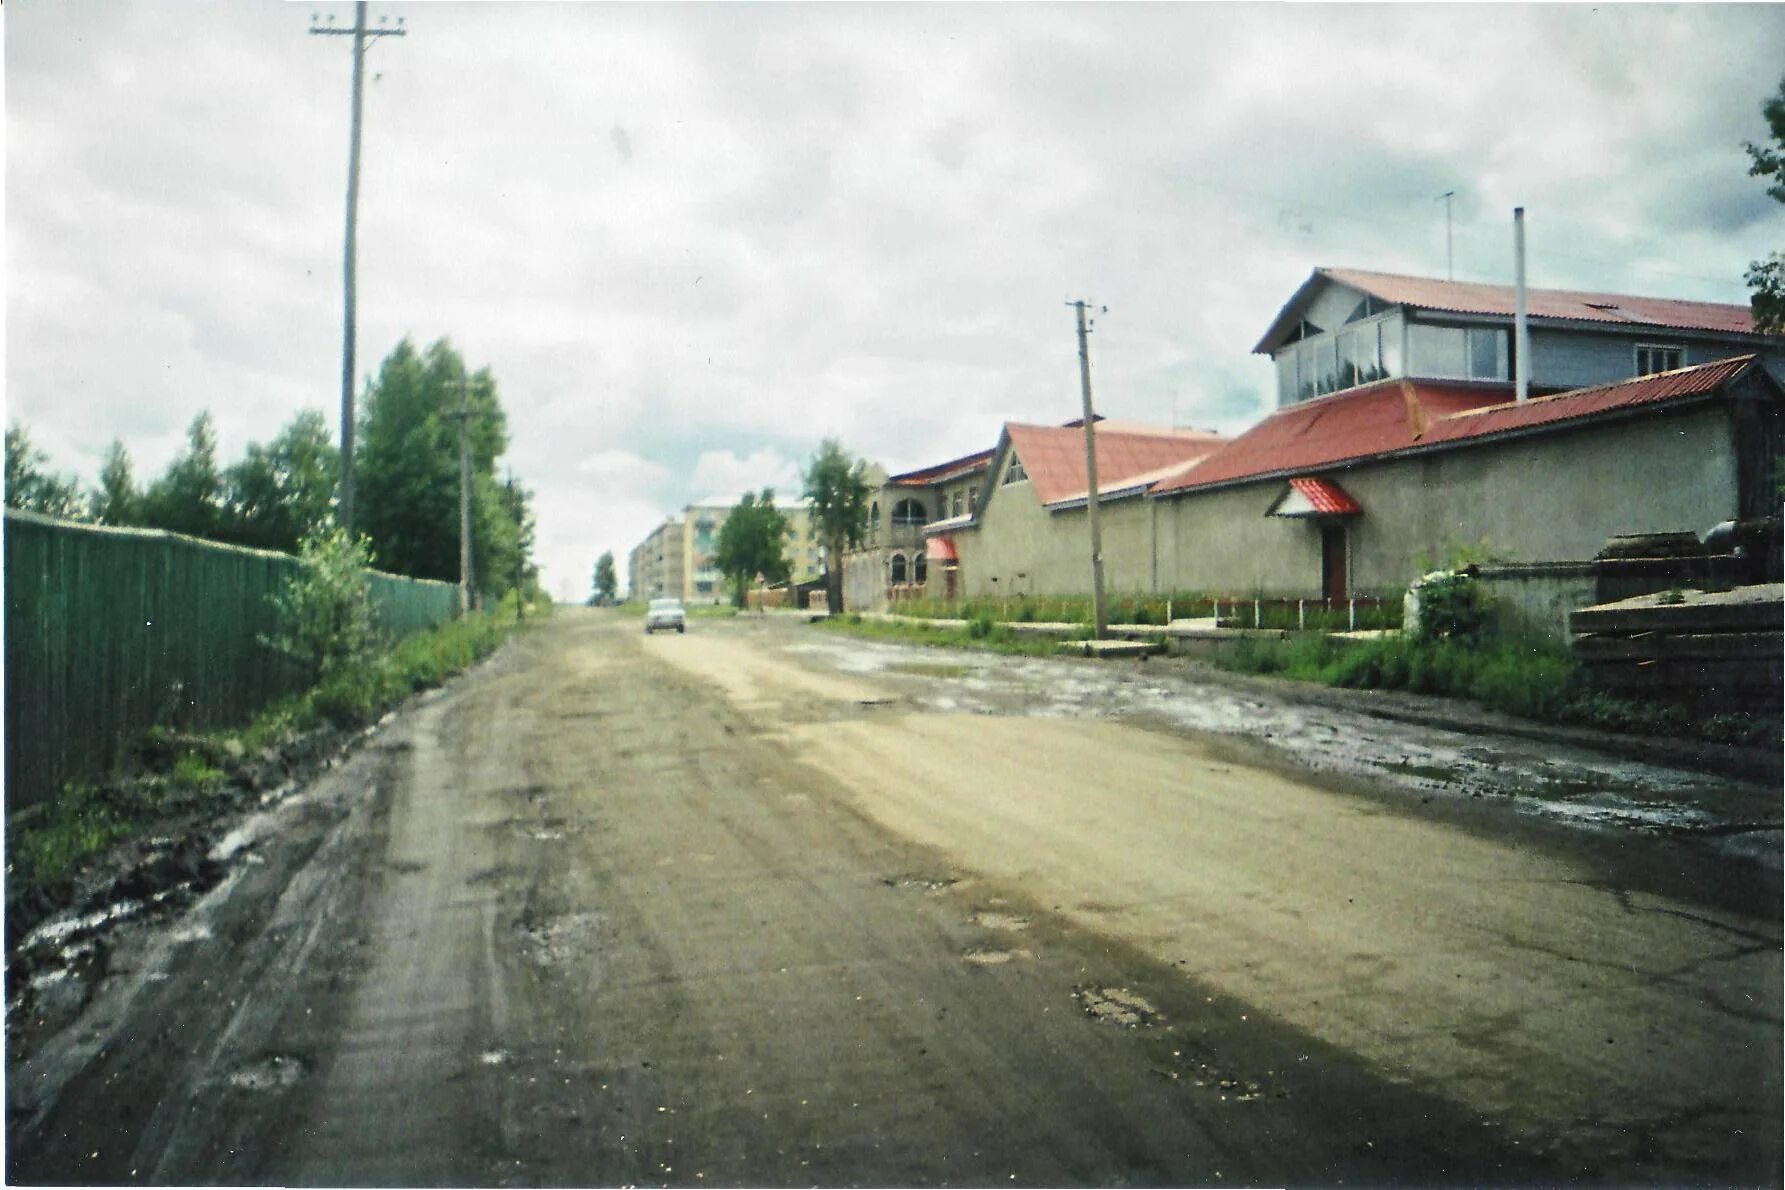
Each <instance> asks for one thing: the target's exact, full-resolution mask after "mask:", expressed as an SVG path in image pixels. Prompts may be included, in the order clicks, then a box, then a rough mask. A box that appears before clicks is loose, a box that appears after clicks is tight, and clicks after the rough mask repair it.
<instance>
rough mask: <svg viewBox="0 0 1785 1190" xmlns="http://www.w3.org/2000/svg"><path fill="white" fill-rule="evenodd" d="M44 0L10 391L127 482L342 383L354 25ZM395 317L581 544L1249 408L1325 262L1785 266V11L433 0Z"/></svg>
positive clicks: (1537, 275) (390, 209)
mask: <svg viewBox="0 0 1785 1190" xmlns="http://www.w3.org/2000/svg"><path fill="white" fill-rule="evenodd" d="M331 12H332V13H333V14H334V16H335V20H336V22H337V23H343V22H351V20H352V6H351V4H348V3H336V4H334V5H333V6H332V7H331V6H329V5H326V4H320V3H308V2H305V3H298V4H283V3H270V2H254V0H228V2H211V3H200V2H193V0H180V2H178V3H175V2H173V0H162V2H153V3H132V2H126V0H83V2H82V3H78V4H72V3H64V2H59V0H11V2H10V3H7V4H6V5H5V8H4V19H5V34H4V37H5V66H6V116H7V118H6V164H7V176H6V249H7V269H6V279H7V280H6V292H7V318H6V331H7V341H6V371H5V376H6V411H7V415H8V417H9V418H15V419H18V420H20V421H22V422H23V423H24V424H25V425H26V427H27V429H28V431H29V432H30V434H31V436H32V437H33V439H34V440H35V442H36V443H37V445H39V446H40V447H42V448H43V449H45V450H46V451H47V452H48V453H49V454H50V456H51V458H52V462H53V465H54V466H55V467H56V468H57V469H59V470H62V471H65V472H72V473H75V474H77V475H78V476H79V477H80V478H81V479H82V480H83V481H84V482H88V483H90V482H92V481H93V480H94V479H95V478H96V476H97V471H98V465H99V459H100V456H101V453H102V452H103V450H104V449H105V447H106V444H107V443H108V442H110V441H111V439H112V438H114V437H117V438H121V439H122V440H123V441H124V443H125V444H126V446H127V447H128V448H129V449H130V451H131V453H132V455H133V457H134V459H135V460H136V464H137V474H138V476H139V478H147V477H152V476H153V475H155V474H158V473H159V472H160V470H161V469H162V468H163V467H165V466H166V464H167V462H168V461H169V460H170V459H171V458H172V457H173V455H174V453H175V452H176V451H177V450H178V448H179V446H180V444H181V441H182V438H183V434H184V430H185V427H186V426H187V424H188V423H189V422H190V421H191V420H192V418H193V416H194V415H195V414H197V413H198V412H199V411H200V410H209V411H210V412H211V413H212V414H213V416H214V417H215V418H216V421H217V424H218V429H219V436H220V439H221V446H222V454H223V456H224V458H225V460H226V461H233V460H235V459H236V458H239V457H240V455H241V452H242V450H243V448H244V447H245V446H246V445H247V444H248V443H249V442H251V441H264V440H266V439H268V438H270V437H272V436H273V435H274V434H276V433H277V432H278V431H279V429H280V428H281V427H282V426H283V425H285V423H287V422H288V421H289V420H290V419H291V417H292V415H293V414H295V413H296V412H297V411H299V410H301V409H304V408H314V409H319V410H322V411H324V412H325V413H326V414H327V416H328V417H329V420H330V422H331V424H333V423H334V421H335V418H336V416H337V410H338V404H339V383H340V381H339V370H340V354H339V353H340V316H341V309H340V307H341V255H340V254H341V231H342V213H343V187H344V182H345V174H346V158H347V151H346V150H347V101H348V91H349V87H348V80H349V70H350V55H349V52H348V39H347V38H342V37H311V36H308V35H307V29H308V28H309V25H310V23H311V16H312V13H320V14H322V17H323V18H324V19H325V20H326V18H327V16H328V14H330V13H331ZM372 13H373V17H372V20H373V23H374V25H376V24H377V23H378V22H379V21H380V20H388V21H390V22H393V23H394V22H395V21H396V20H397V18H398V17H401V18H402V19H403V22H404V28H405V29H406V30H407V36H405V37H403V38H401V39H398V38H386V39H382V40H381V41H380V42H379V43H377V44H376V45H375V46H374V47H373V49H372V50H371V52H370V56H369V58H368V81H367V88H366V121H365V149H364V164H363V174H362V194H361V207H360V264H359V281H360V285H359V301H360V327H359V358H360V365H361V366H360V371H361V372H362V373H369V372H370V371H372V370H373V369H375V368H376V366H377V363H378V361H379V360H380V359H382V358H383V357H384V355H385V354H386V353H388V352H389V351H390V349H391V348H392V346H394V345H395V344H396V342H397V341H398V340H399V339H401V338H402V337H403V336H405V335H407V336H410V337H412V338H413V339H415V340H416V341H417V342H418V343H419V344H423V345H425V344H427V343H430V342H432V341H434V340H435V339H438V338H441V337H445V338H448V339H450V340H451V341H452V343H453V344H454V345H455V346H456V347H458V348H459V349H460V350H461V351H462V352H463V353H464V354H465V355H466V356H467V358H468V359H469V360H470V362H471V363H472V364H473V365H474V366H486V365H487V366H488V367H489V368H490V369H491V370H492V371H493V372H494V374H495V376H496V378H497V382H498V384H499V386H500V390H501V394H502V398H503V401H504V404H505V406H506V408H507V410H508V412H509V426H510V430H511V435H512V443H511V447H510V450H509V454H508V457H507V460H506V463H507V464H508V465H510V466H512V468H513V470H514V472H515V474H516V475H517V476H518V477H519V478H520V479H521V480H522V481H523V482H525V483H526V484H528V485H529V486H531V487H533V488H534V489H536V491H537V493H538V511H539V521H540V538H541V540H540V561H541V562H542V564H543V566H544V569H545V581H546V584H547V588H548V589H549V590H550V591H551V592H552V594H554V595H555V596H558V597H559V598H571V599H581V598H582V597H584V596H585V595H586V594H587V592H588V588H589V575H590V571H591V569H592V567H593V564H594V560H595V558H596V556H597V555H598V554H600V553H601V552H602V551H603V550H607V549H611V550H613V551H614V553H615V555H616V557H617V558H618V559H620V562H621V565H622V568H623V566H624V559H625V555H626V551H627V550H628V549H630V548H631V547H632V546H633V545H634V544H636V543H637V542H638V540H639V539H640V538H642V537H643V536H644V535H645V534H646V533H647V532H649V531H650V529H651V528H652V527H653V525H655V524H656V523H657V522H658V521H660V520H661V519H662V518H663V517H664V516H665V515H667V514H669V513H672V512H674V511H676V510H678V509H680V508H681V507H682V506H683V505H685V504H687V503H688V502H690V501H694V500H700V499H704V498H706V497H709V496H712V495H716V494H734V493H736V492H738V491H740V490H742V489H744V488H745V487H758V486H762V485H765V484H767V485H773V486H774V487H776V488H777V489H778V490H779V491H780V492H781V493H783V494H784V495H787V496H791V495H793V494H794V493H795V492H796V491H797V487H798V471H799V466H800V464H801V462H802V461H803V460H805V459H806V458H807V457H809V456H810V454H811V452H812V451H813V449H814V448H815V447H816V446H817V444H818V442H819V440H820V439H821V438H823V437H826V436H835V437H838V438H840V439H842V441H843V443H844V444H845V446H846V447H848V448H849V449H850V450H851V451H853V452H854V453H857V454H861V455H864V456H867V457H868V458H871V459H874V460H876V461H878V462H880V463H882V464H883V465H885V466H886V467H888V468H889V469H891V470H894V471H897V470H901V469H906V468H910V467H917V466H922V465H925V464H927V463H931V462H936V461H939V460H941V459H944V458H948V457H952V456H954V455H958V454H964V453H967V452H969V451H972V450H977V449H980V448H982V447H986V446H989V445H991V444H992V442H993V441H994V440H995V438H996V435H997V431H998V427H999V425H1000V423H1002V422H1003V421H1005V420H1030V421H1049V420H1054V421H1059V420H1064V419H1066V418H1069V417H1072V416H1074V415H1075V413H1076V410H1077V403H1078V373H1077V362H1076V344H1075V340H1074V335H1073V317H1072V312H1071V311H1070V310H1068V309H1067V308H1066V307H1065V306H1064V305H1063V303H1064V302H1065V301H1066V300H1067V299H1069V298H1075V297H1085V298H1089V299H1092V300H1094V301H1096V302H1097V303H1099V304H1101V305H1106V306H1108V307H1109V312H1108V313H1107V314H1106V315H1104V316H1103V317H1102V318H1100V319H1099V323H1098V328H1097V333H1096V334H1095V335H1094V337H1093V340H1092V357H1093V368H1094V381H1095V386H1096V391H1097V399H1098V408H1099V412H1102V413H1106V414H1109V415H1110V416H1114V417H1122V418H1130V419H1140V420H1148V421H1154V422H1161V423H1172V422H1175V423H1177V424H1180V425H1194V426H1200V427H1207V428H1213V429H1221V430H1230V431H1231V430H1237V429H1240V428H1242V427H1244V426H1245V425H1247V424H1249V423H1250V422H1252V421H1253V420H1255V419H1256V418H1257V417H1258V416H1259V415H1260V414H1261V413H1262V412H1264V411H1265V410H1266V409H1267V408H1268V407H1269V405H1270V403H1271V401H1272V396H1271V377H1270V369H1269V366H1268V364H1266V363H1265V362H1264V361H1262V360H1261V359H1258V358H1256V357H1252V356H1250V355H1249V354H1248V349H1249V348H1250V347H1251V345H1252V344H1253V343H1254V342H1255V341H1256V339H1257V338H1258V336H1259V335H1260V334H1261V333H1262V332H1263V330H1264V328H1265V327H1266V326H1267V325H1268V323H1269V322H1270V320H1271V318H1272V316H1273V315H1274V314H1275V312H1276V311H1277V309H1278V308H1279V306H1280V305H1281V304H1282V302H1283V301H1284V300H1285V299H1286V298H1287V297H1288V296H1289V294H1290V292H1291V291H1292V290H1293V289H1294V288H1295V286H1296V285H1298V284H1299V283H1300V282H1301V281H1302V280H1303V279H1304V278H1305V277H1306V276H1307V274H1308V272H1309V271H1310V270H1311V269H1312V268H1314V267H1315V266H1316V265H1351V266H1354V267H1362V268H1374V269H1382V270H1388V271H1405V272H1416V273H1424V274H1428V275H1435V276H1442V275H1443V272H1444V269H1445V217H1444V216H1445V204H1444V202H1443V201H1442V200H1441V199H1440V198H1439V196H1440V195H1442V194H1444V193H1445V192H1446V191H1451V192H1454V198H1453V200H1452V204H1453V207H1452V209H1453V217H1454V228H1455V230H1454V250H1455V260H1456V264H1455V268H1456V275H1457V276H1458V277H1459V278H1462V279H1469V280H1487V281H1501V282H1504V281H1508V280H1509V279H1510V275H1511V248H1510V245H1511V232H1510V212H1511V209H1512V207H1513V206H1515V205H1519V204H1523V205H1524V206H1525V207H1526V208H1527V210H1528V213H1529V214H1528V218H1529V237H1528V238H1529V245H1530V253H1531V262H1530V277H1531V282H1532V284H1534V285H1547V286H1568V287H1579V288H1590V289H1601V290H1608V291H1613V292H1623V293H1642V294H1664V295H1670V296H1678V297H1691V298H1700V299H1705V300H1713V301H1728V302H1745V301H1746V293H1745V290H1744V288H1743V285H1742V273H1743V271H1744V268H1745V266H1746V263H1747V262H1748V261H1749V260H1751V259H1754V258H1756V257H1759V256H1761V255H1764V254H1765V253H1766V252H1768V251H1772V250H1775V249H1778V248H1781V247H1785V207H1780V206H1779V205H1778V204H1776V203H1773V202H1772V201H1771V200H1770V199H1768V198H1767V197H1766V195H1765V191H1764V189H1763V187H1762V186H1761V185H1760V184H1759V182H1758V181H1757V180H1755V179H1751V178H1749V177H1748V176H1747V164H1748V161H1747V157H1746V155H1745V153H1744V152H1743V149H1742V142H1743V141H1744V140H1750V139H1752V140H1758V139H1760V138H1761V137H1762V136H1763V135H1764V134H1765V126H1764V123H1763V121H1762V119H1761V116H1760V106H1761V104H1762V102H1763V101H1764V100H1765V99H1766V97H1767V96H1768V95H1770V94H1771V93H1772V92H1773V91H1774V90H1775V89H1776V88H1777V86H1778V84H1779V81H1780V72H1781V62H1782V61H1785V58H1782V57H1781V54H1780V49H1781V47H1782V46H1785V7H1782V6H1778V5H1743V6H1735V7H1678V8H1676V7H1666V6H1648V5H1641V6H1624V5H1612V6H1605V7H1588V6H1586V5H1570V6H1563V7H1548V8H1522V7H1521V8H1506V7H1474V6H1466V5H1444V6H1440V7H1430V8H1427V7H1420V6H1391V7H1379V8H1353V7H1339V6H1324V5H1322V6H1312V7H1291V6H1287V5H1268V6H1267V5H1238V6H1214V5H1202V4H1193V5H1191V4H1187V5H1149V6H1139V7H1128V6H1118V5H1112V4H1099V5H1090V6H1065V5H1052V6H1025V5H999V6H992V7H975V6H969V5H964V4H950V5H943V6H929V5H899V6H890V7H880V6H867V5H839V6H830V5H799V6H788V7H783V6H778V5H767V4H733V5H718V6H703V5H680V4H677V5H664V6H618V5H609V4H550V5H548V4H526V3H482V4H459V3H410V4H396V3H384V4H374V5H373V6H372Z"/></svg>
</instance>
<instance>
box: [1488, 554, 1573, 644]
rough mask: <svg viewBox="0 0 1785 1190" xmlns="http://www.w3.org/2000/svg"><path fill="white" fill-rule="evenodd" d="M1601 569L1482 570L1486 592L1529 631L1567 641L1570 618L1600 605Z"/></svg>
mask: <svg viewBox="0 0 1785 1190" xmlns="http://www.w3.org/2000/svg"><path fill="white" fill-rule="evenodd" d="M1597 576H1598V568H1597V567H1596V566H1595V565H1594V564H1593V563H1592V562H1590V561H1584V562H1526V563H1516V562H1515V563H1508V564H1505V565H1497V566H1483V567H1481V569H1480V571H1479V572H1478V574H1477V581H1479V582H1480V583H1481V585H1482V587H1483V589H1484V590H1486V591H1487V593H1488V595H1489V596H1490V597H1491V598H1492V599H1493V600H1494V602H1495V603H1496V604H1497V605H1499V606H1500V607H1501V608H1504V609H1506V610H1507V611H1508V612H1509V613H1510V614H1511V616H1512V617H1513V618H1514V619H1515V620H1517V621H1518V622H1519V623H1521V624H1523V625H1524V626H1525V627H1526V628H1529V629H1530V630H1532V631H1534V632H1540V633H1542V634H1543V635H1545V636H1549V637H1553V638H1554V639H1556V640H1559V641H1566V640H1568V639H1570V638H1569V633H1568V615H1569V613H1570V612H1572V611H1574V610H1575V609H1577V608H1582V607H1591V606H1592V605H1593V604H1595V603H1597V602H1598V598H1597V591H1598V587H1597V584H1598V577H1597Z"/></svg>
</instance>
